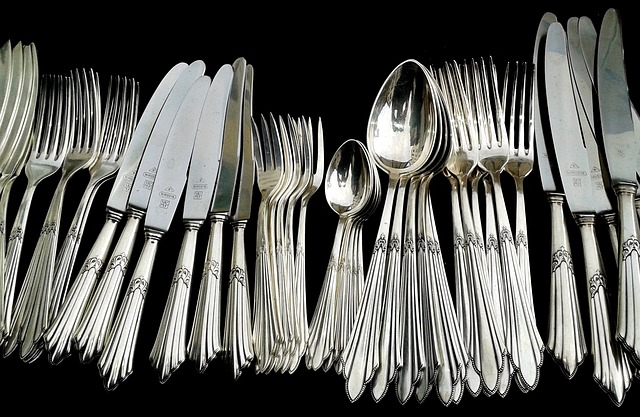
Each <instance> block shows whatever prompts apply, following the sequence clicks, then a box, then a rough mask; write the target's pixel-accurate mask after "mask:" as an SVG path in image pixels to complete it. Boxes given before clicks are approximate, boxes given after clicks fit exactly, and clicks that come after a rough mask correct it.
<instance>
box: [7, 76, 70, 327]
mask: <svg viewBox="0 0 640 417" xmlns="http://www.w3.org/2000/svg"><path fill="white" fill-rule="evenodd" d="M39 90H40V91H39V96H38V103H37V107H38V109H37V115H36V119H35V125H34V129H33V135H34V136H35V138H34V143H33V145H32V146H31V150H30V154H29V159H28V160H27V161H26V163H25V167H24V171H25V175H26V177H27V185H26V187H25V190H24V193H23V195H22V199H21V201H20V205H19V206H18V211H17V213H16V216H15V218H14V222H13V226H12V228H11V232H10V234H9V239H8V242H7V252H6V264H5V276H4V283H5V292H4V297H3V302H4V309H3V311H1V312H0V314H2V315H3V321H4V325H5V326H6V327H5V329H6V334H5V335H4V337H3V339H5V338H6V337H8V336H9V334H10V333H9V332H10V329H11V322H12V319H13V307H14V296H15V290H16V282H17V275H18V269H19V265H20V259H21V253H22V248H23V243H24V236H25V230H26V228H27V218H28V215H29V211H30V208H31V203H32V201H33V196H34V194H35V191H36V188H37V187H38V185H39V184H40V183H41V182H42V181H43V180H44V179H46V178H48V177H50V176H51V175H53V174H54V173H55V172H56V171H58V170H59V169H60V167H61V166H62V161H63V159H64V156H65V154H66V152H67V148H68V138H69V136H68V131H69V126H68V124H69V123H70V120H71V118H70V117H69V115H68V114H67V113H68V112H69V111H70V102H69V100H70V96H71V80H70V78H69V77H63V76H56V75H48V74H46V75H43V76H42V79H41V81H40V88H39ZM23 285H24V284H23Z"/></svg>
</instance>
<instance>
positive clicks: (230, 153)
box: [209, 57, 247, 214]
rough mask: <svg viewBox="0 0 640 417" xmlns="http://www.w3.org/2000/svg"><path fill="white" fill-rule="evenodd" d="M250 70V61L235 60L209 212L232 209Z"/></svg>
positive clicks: (227, 211) (243, 59)
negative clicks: (245, 85)
mask: <svg viewBox="0 0 640 417" xmlns="http://www.w3.org/2000/svg"><path fill="white" fill-rule="evenodd" d="M246 72H247V61H246V59H245V58H242V57H240V58H238V59H236V60H235V62H234V63H233V81H232V82H231V91H230V92H229V103H228V104H227V116H226V118H225V123H224V136H223V139H222V159H221V161H220V168H219V170H220V172H219V174H218V182H217V183H216V188H215V190H214V192H213V198H212V200H211V207H210V209H209V212H210V213H226V214H228V213H229V212H230V211H231V205H232V204H233V197H234V194H235V188H236V178H237V176H238V165H239V163H240V151H241V146H240V145H241V142H240V141H241V140H242V103H243V96H244V83H245V78H246Z"/></svg>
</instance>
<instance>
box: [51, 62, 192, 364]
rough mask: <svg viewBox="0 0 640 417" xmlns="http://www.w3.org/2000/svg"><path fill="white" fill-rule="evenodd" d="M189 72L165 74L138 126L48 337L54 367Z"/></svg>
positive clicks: (178, 68) (181, 66) (178, 69)
mask: <svg viewBox="0 0 640 417" xmlns="http://www.w3.org/2000/svg"><path fill="white" fill-rule="evenodd" d="M186 68H187V64H186V63H184V62H180V63H178V64H176V65H174V66H173V67H172V68H171V69H170V70H169V71H168V72H167V73H166V74H165V76H164V77H163V79H162V80H161V81H160V83H159V84H158V86H157V87H156V89H155V91H154V93H153V95H152V96H151V98H150V99H149V102H148V103H147V105H146V107H145V109H144V110H143V112H142V115H141V116H140V118H139V119H138V120H137V122H136V125H135V129H134V131H133V132H132V135H131V139H130V142H129V144H128V147H127V150H126V152H125V153H124V156H123V157H122V165H121V166H120V169H119V170H118V172H117V174H116V177H115V179H114V182H113V184H112V185H111V191H110V194H109V197H108V200H107V204H106V216H105V217H106V218H105V222H104V224H103V226H102V229H101V231H100V232H99V233H98V236H97V237H96V240H95V241H94V243H93V246H92V247H91V249H90V250H89V252H88V254H87V257H86V259H85V260H84V262H83V264H82V267H81V268H80V271H79V272H78V275H77V277H76V278H75V280H74V281H73V284H72V285H71V287H70V289H69V293H68V295H67V297H66V298H65V300H64V302H63V304H62V306H61V308H60V312H59V313H58V314H57V315H56V317H55V318H54V319H53V321H52V323H51V325H50V326H49V329H47V331H46V333H45V334H44V342H45V349H46V350H47V351H48V352H49V361H50V362H51V363H52V364H58V363H60V361H62V360H63V359H64V358H66V357H68V356H69V355H70V354H71V349H72V345H71V342H72V334H73V331H74V330H75V328H76V327H77V326H78V324H79V322H80V319H81V315H82V311H83V310H84V309H85V307H86V306H87V303H88V302H89V298H90V296H91V294H92V293H93V291H94V289H95V285H96V283H97V281H98V278H99V277H100V272H101V270H102V266H103V264H104V262H105V260H106V257H107V255H108V252H109V248H110V247H111V244H112V242H113V239H114V237H115V234H116V229H117V226H118V224H119V223H120V220H122V218H123V216H124V214H125V211H126V205H127V200H128V196H129V190H130V188H131V184H132V183H133V179H134V177H135V173H136V169H137V167H138V163H139V162H140V158H141V156H142V153H143V151H144V148H145V146H146V144H147V141H148V139H149V136H150V134H151V130H152V129H153V126H154V124H155V123H156V120H157V119H158V115H159V113H160V110H161V109H162V106H163V105H164V103H165V102H166V100H167V97H168V96H169V93H170V91H171V89H172V88H173V86H174V85H175V83H176V81H177V80H178V77H179V76H180V74H182V72H183V71H184V70H185V69H186Z"/></svg>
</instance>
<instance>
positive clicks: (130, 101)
mask: <svg viewBox="0 0 640 417" xmlns="http://www.w3.org/2000/svg"><path fill="white" fill-rule="evenodd" d="M127 91H128V93H127V95H126V99H125V100H126V106H123V107H126V110H125V120H126V121H125V123H124V129H123V135H124V136H125V140H123V141H122V145H121V146H120V151H119V152H118V153H119V154H120V155H124V154H125V152H126V151H127V149H128V148H129V143H130V142H131V138H132V137H133V132H134V130H135V128H136V123H137V121H138V111H139V106H140V84H139V83H138V82H137V81H135V80H134V79H133V78H130V79H129V88H128V89H127Z"/></svg>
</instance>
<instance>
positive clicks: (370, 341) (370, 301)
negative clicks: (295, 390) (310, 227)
mask: <svg viewBox="0 0 640 417" xmlns="http://www.w3.org/2000/svg"><path fill="white" fill-rule="evenodd" d="M397 183H398V178H394V177H390V178H389V186H388V188H387V192H386V195H385V202H384V207H383V209H382V217H381V218H380V225H379V227H378V233H377V235H376V242H375V244H374V246H373V252H372V254H371V258H370V260H369V267H368V269H367V277H366V279H365V288H364V292H363V294H362V300H361V302H360V306H359V308H358V314H357V318H356V321H355V323H354V325H353V328H352V330H351V335H350V336H349V341H348V343H347V345H346V346H345V349H344V351H343V353H342V357H341V358H340V360H341V361H342V363H343V366H342V375H343V376H344V378H345V379H346V383H345V390H346V393H347V397H348V398H349V400H350V401H351V402H355V401H356V400H358V398H360V397H361V396H362V394H363V392H364V388H365V385H366V384H368V383H369V381H371V379H372V378H373V376H374V374H375V372H376V370H377V369H378V367H379V364H380V359H379V355H380V345H379V340H380V334H381V333H380V332H381V321H382V309H381V307H382V301H383V296H384V294H383V291H384V285H385V281H384V278H385V273H386V260H387V253H386V252H387V247H388V242H387V239H388V236H389V231H390V223H391V214H392V209H393V205H394V204H393V202H394V199H395V198H394V197H395V193H396V188H397Z"/></svg>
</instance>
